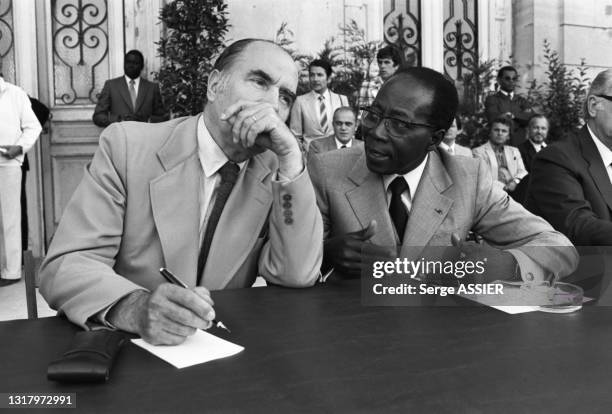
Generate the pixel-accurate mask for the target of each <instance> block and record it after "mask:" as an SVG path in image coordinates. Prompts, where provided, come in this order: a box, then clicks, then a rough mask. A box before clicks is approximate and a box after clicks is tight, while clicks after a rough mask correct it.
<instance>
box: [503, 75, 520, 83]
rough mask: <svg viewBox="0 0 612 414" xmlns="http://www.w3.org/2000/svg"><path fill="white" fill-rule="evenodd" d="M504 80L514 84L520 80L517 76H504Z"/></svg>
mask: <svg viewBox="0 0 612 414" xmlns="http://www.w3.org/2000/svg"><path fill="white" fill-rule="evenodd" d="M502 79H503V80H507V81H513V82H516V81H517V80H518V78H517V77H516V76H503V77H502Z"/></svg>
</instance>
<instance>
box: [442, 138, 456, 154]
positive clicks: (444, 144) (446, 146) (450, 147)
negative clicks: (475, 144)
mask: <svg viewBox="0 0 612 414" xmlns="http://www.w3.org/2000/svg"><path fill="white" fill-rule="evenodd" d="M438 146H439V147H440V148H442V149H443V150H444V151H446V152H448V151H449V150H453V151H454V149H455V143H454V142H453V143H452V144H451V145H448V144H447V143H446V142H444V141H441V142H440V144H439V145H438Z"/></svg>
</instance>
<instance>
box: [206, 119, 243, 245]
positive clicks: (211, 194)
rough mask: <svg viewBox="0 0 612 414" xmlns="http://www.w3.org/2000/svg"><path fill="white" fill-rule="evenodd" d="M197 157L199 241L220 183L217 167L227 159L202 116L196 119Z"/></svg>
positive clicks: (239, 165) (240, 166)
mask: <svg viewBox="0 0 612 414" xmlns="http://www.w3.org/2000/svg"><path fill="white" fill-rule="evenodd" d="M197 138H198V157H199V159H200V165H201V166H202V175H201V176H200V242H201V241H202V237H203V236H204V231H205V230H206V223H207V222H208V217H209V215H210V212H211V210H212V209H211V208H209V207H210V206H211V205H214V202H215V201H214V200H215V196H216V193H217V191H216V189H217V186H218V185H219V184H220V183H221V177H220V176H219V169H220V168H221V167H223V165H225V163H226V162H228V161H229V159H228V158H227V156H226V155H225V153H224V152H223V150H222V149H221V148H220V147H219V145H218V144H217V143H216V142H215V140H214V139H213V137H212V136H211V135H210V132H209V131H208V128H206V125H205V124H204V117H203V116H200V119H199V120H198V130H197ZM246 163H247V162H246V161H243V162H241V163H240V164H238V167H239V168H240V175H242V174H243V172H244V170H245V168H244V166H245V165H246Z"/></svg>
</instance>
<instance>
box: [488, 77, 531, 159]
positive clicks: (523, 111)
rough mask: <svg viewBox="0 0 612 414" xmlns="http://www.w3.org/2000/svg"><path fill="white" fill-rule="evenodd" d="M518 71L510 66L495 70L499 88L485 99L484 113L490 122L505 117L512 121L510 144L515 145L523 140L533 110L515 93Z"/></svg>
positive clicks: (525, 100)
mask: <svg viewBox="0 0 612 414" xmlns="http://www.w3.org/2000/svg"><path fill="white" fill-rule="evenodd" d="M517 82H518V73H517V71H516V69H514V68H513V67H512V66H504V67H503V68H501V69H500V70H499V71H498V72H497V84H498V85H499V90H498V91H497V93H495V94H493V95H490V96H488V97H487V99H486V100H485V113H486V115H487V120H488V122H489V124H491V123H492V122H493V121H494V120H495V119H497V118H500V117H502V118H507V119H508V120H509V121H510V122H511V123H512V128H511V130H510V142H509V144H510V145H514V146H515V147H516V146H518V145H519V144H521V143H522V142H524V141H525V139H526V136H525V132H526V128H527V124H528V123H529V119H531V117H532V116H533V114H534V112H533V110H532V108H531V106H530V105H529V102H527V99H525V98H523V97H522V96H520V95H518V94H517V93H515V89H516V84H517Z"/></svg>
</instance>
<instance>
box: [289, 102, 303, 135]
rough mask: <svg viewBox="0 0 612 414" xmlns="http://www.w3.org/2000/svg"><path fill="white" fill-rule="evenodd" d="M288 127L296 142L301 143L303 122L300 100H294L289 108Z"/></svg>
mask: <svg viewBox="0 0 612 414" xmlns="http://www.w3.org/2000/svg"><path fill="white" fill-rule="evenodd" d="M289 127H290V128H291V131H292V132H293V135H295V136H296V138H297V139H298V141H300V142H301V141H302V140H303V138H304V131H303V120H302V100H301V99H299V98H298V99H296V100H295V102H294V103H293V106H292V107H291V119H290V121H289Z"/></svg>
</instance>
